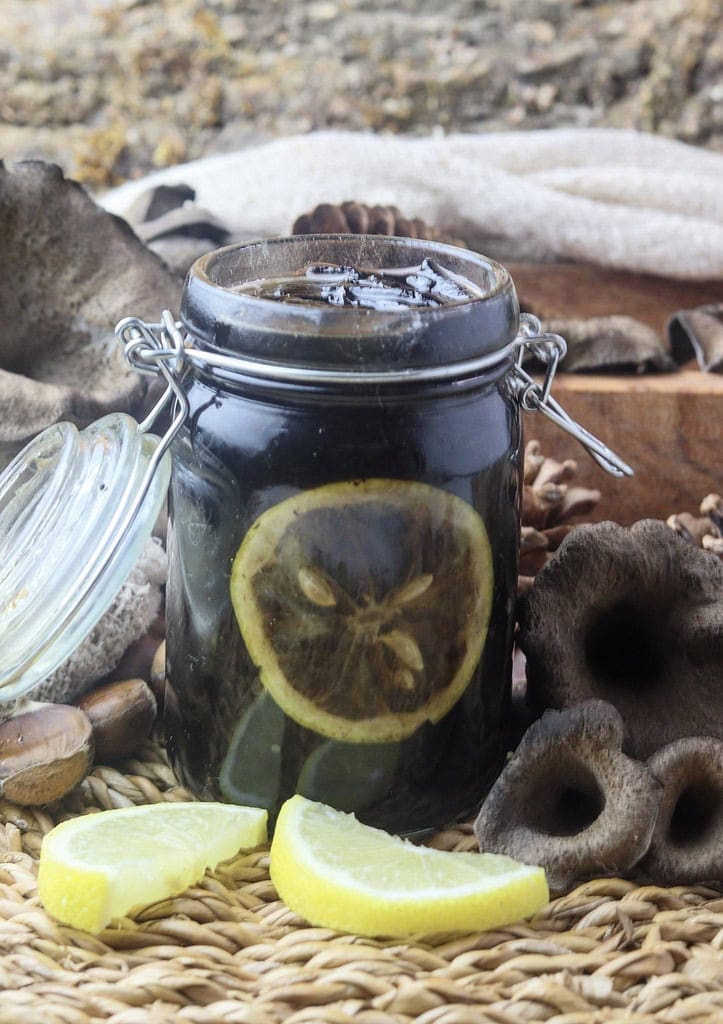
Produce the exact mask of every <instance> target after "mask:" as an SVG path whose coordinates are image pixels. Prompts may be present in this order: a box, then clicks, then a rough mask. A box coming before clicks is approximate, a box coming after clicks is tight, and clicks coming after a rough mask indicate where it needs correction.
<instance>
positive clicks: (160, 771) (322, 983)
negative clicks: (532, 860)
mask: <svg viewBox="0 0 723 1024" xmlns="http://www.w3.org/2000/svg"><path fill="white" fill-rule="evenodd" d="M179 799H189V794H188V793H187V792H186V791H185V790H183V789H182V788H181V787H179V786H178V785H177V784H176V781H175V779H174V777H173V774H172V772H171V770H170V769H169V767H168V765H167V763H166V762H165V760H164V759H163V755H162V753H161V751H160V750H159V749H158V748H157V747H155V746H153V745H151V744H149V745H148V746H147V747H146V748H145V749H144V751H143V754H142V756H141V757H140V758H139V759H137V760H134V761H129V762H126V764H125V765H124V773H121V772H120V771H117V770H114V769H110V768H103V767H98V768H96V769H95V771H94V772H93V773H92V775H91V776H90V777H89V778H88V779H86V781H85V782H84V783H83V785H82V786H81V787H80V788H79V789H78V790H77V791H76V792H75V793H74V794H73V795H72V796H71V797H70V798H69V799H68V800H66V801H65V802H63V803H62V804H59V805H57V806H55V807H53V808H51V809H50V810H38V811H30V810H27V809H21V808H18V807H14V806H12V805H10V804H8V803H3V802H0V1024H88V1022H89V1021H106V1022H108V1024H170V1022H172V1021H173V1022H176V1021H184V1022H189V1024H216V1022H221V1021H223V1022H234V1024H277V1022H281V1021H284V1022H287V1024H315V1022H319V1024H347V1022H354V1024H408V1022H410V1021H415V1022H416V1024H523V1022H530V1021H550V1022H554V1024H603V1022H609V1021H614V1022H626V1024H643V1022H646V1024H647V1022H650V1024H653V1022H659V1024H665V1022H675V1024H703V1022H705V1024H713V1022H720V1021H723V896H722V895H721V893H720V892H719V891H714V890H711V889H708V888H703V887H697V888H674V889H662V888H657V887H652V886H649V887H645V888H641V887H636V886H635V885H634V884H633V883H632V882H628V881H623V880H620V879H615V878H612V879H611V878H607V879H600V880H596V881H593V882H589V883H587V884H585V885H581V886H579V887H578V888H576V889H575V890H574V891H573V892H571V893H569V894H568V895H565V896H563V897H561V898H559V899H556V900H554V901H553V902H551V903H550V904H549V905H548V906H547V907H546V908H545V909H544V910H543V911H542V912H541V913H540V914H539V915H538V916H537V917H536V918H535V919H534V920H532V921H530V922H528V923H520V924H515V925H511V926H510V927H507V928H504V929H501V930H499V931H495V932H487V933H476V934H472V935H464V936H435V937H432V938H430V937H427V938H426V939H424V940H422V939H420V940H419V941H409V942H399V941H393V942H392V941H388V942H376V941H371V940H368V939H360V938H357V937H354V936H350V935H343V934H339V933H336V932H332V931H330V930H328V929H322V928H311V927H309V926H308V925H307V924H305V922H304V921H302V920H301V919H299V918H298V917H296V916H295V915H294V914H293V913H292V912H291V911H290V910H289V909H288V908H287V907H286V906H285V905H284V904H283V903H281V902H280V901H279V899H278V898H277V896H276V893H275V891H274V888H273V885H272V884H271V882H270V880H269V874H268V851H267V850H266V849H261V850H257V851H255V852H253V853H249V854H246V855H243V856H240V857H238V858H237V859H236V860H234V861H233V862H230V863H229V864H226V865H224V866H222V867H221V868H220V869H219V870H218V871H216V872H214V873H212V874H209V875H207V876H206V878H205V879H204V881H203V882H202V883H201V884H200V885H198V886H197V887H195V888H193V889H191V890H189V891H188V892H186V893H184V894H183V895H182V896H179V897H178V898H176V899H173V900H168V901H165V902H163V903H159V904H156V905H154V906H152V907H149V908H148V909H146V910H145V911H144V912H143V913H141V914H139V915H138V917H137V918H135V919H134V920H131V919H125V920H123V921H121V922H120V923H118V924H117V925H116V926H115V927H113V928H111V929H108V930H106V931H105V932H104V933H103V934H102V935H101V936H100V937H98V938H95V937H93V936H89V935H86V934H85V933H82V932H77V931H74V930H72V929H69V928H65V927H62V926H61V925H58V924H57V923H56V922H55V921H53V920H52V919H51V918H50V917H48V915H47V914H46V913H45V912H44V910H43V909H42V907H41V906H40V904H39V901H38V897H37V892H36V867H37V857H38V853H39V850H40V843H41V840H42V836H43V834H44V833H45V832H47V831H48V830H49V829H50V828H51V827H52V826H53V825H54V824H55V823H56V822H57V821H59V820H62V819H63V818H65V817H68V816H70V815H73V814H78V813H83V812H87V811H92V810H97V809H99V808H110V807H121V806H126V805H129V804H136V803H145V802H155V801H159V800H179ZM434 845H436V846H440V847H443V848H445V849H455V850H456V849H473V848H474V839H473V837H472V835H471V830H470V829H469V828H465V827H462V828H459V829H454V830H450V831H447V832H443V833H440V834H439V835H438V836H437V837H436V839H435V841H434Z"/></svg>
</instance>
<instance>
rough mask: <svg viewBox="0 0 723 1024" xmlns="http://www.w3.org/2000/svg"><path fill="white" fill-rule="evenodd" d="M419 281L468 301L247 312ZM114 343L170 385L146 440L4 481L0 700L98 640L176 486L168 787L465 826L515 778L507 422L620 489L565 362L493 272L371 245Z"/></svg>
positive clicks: (297, 255)
mask: <svg viewBox="0 0 723 1024" xmlns="http://www.w3.org/2000/svg"><path fill="white" fill-rule="evenodd" d="M424 259H432V260H436V261H437V262H438V263H439V264H440V265H442V266H443V267H444V268H445V271H446V272H448V273H449V274H450V275H451V276H452V278H453V279H454V275H460V276H461V277H463V278H464V279H465V280H466V281H467V283H468V285H469V288H470V289H471V292H472V296H471V297H470V299H469V301H465V302H457V303H454V304H451V305H446V306H442V307H440V308H413V309H404V310H401V311H400V310H399V309H394V310H379V309H367V308H340V307H334V306H323V307H320V306H318V305H315V304H308V303H307V304H303V303H294V302H277V301H272V300H270V299H268V298H259V297H257V296H255V295H253V294H251V293H248V292H240V291H239V290H238V289H239V287H240V286H243V285H244V284H245V283H247V282H251V281H254V280H259V279H275V278H279V277H286V276H288V275H293V274H295V273H298V272H299V271H302V270H303V268H305V267H307V266H308V265H309V264H315V263H331V264H336V265H341V266H344V265H352V266H373V267H384V268H389V269H390V270H391V271H393V270H394V269H395V268H396V269H397V270H398V269H399V268H404V267H414V266H416V265H418V264H420V263H421V261H423V260H424ZM116 333H117V337H118V339H119V341H120V343H121V344H122V345H123V347H124V351H125V355H126V358H127V360H128V362H129V363H130V364H131V365H132V366H133V367H135V369H137V370H138V371H139V372H141V373H149V374H160V375H161V376H162V377H163V378H164V379H165V381H166V385H167V388H166V392H165V395H164V396H163V398H162V399H161V400H160V402H159V403H158V405H157V406H156V408H155V409H154V410H153V412H152V413H151V414H150V416H149V417H148V419H147V420H145V421H144V422H143V423H141V424H140V425H136V424H135V423H134V421H132V420H131V419H130V418H129V417H127V416H122V415H116V416H111V417H107V418H106V419H105V420H102V421H100V422H99V423H97V424H94V425H92V426H91V427H89V428H88V429H87V430H86V431H84V432H83V433H82V434H80V435H78V432H77V431H76V430H75V428H73V427H70V426H69V425H67V424H64V425H59V426H55V427H52V428H50V429H49V430H48V431H46V432H44V434H42V435H41V436H40V437H39V438H37V439H36V440H35V441H34V442H32V443H31V444H30V445H29V446H28V448H26V449H25V450H24V451H23V452H22V453H21V454H20V455H19V456H18V457H17V458H16V460H15V461H14V462H13V464H12V465H11V466H10V467H9V468H8V470H7V471H6V472H5V474H3V477H2V479H1V480H0V530H1V536H2V541H1V545H2V556H1V559H0V564H2V565H3V576H2V579H0V609H2V611H1V612H0V635H1V636H2V644H0V698H1V699H2V700H5V699H8V698H11V697H18V696H20V695H22V694H23V693H27V692H29V691H31V690H32V688H33V687H34V686H36V685H37V684H38V683H39V682H40V681H41V680H42V679H43V678H44V677H45V676H47V674H48V673H49V672H51V671H52V670H53V669H54V668H55V667H57V665H58V664H60V662H62V660H63V659H64V658H65V657H67V655H68V653H69V652H70V651H71V650H72V649H73V647H74V646H75V645H76V644H77V643H78V642H79V641H80V639H82V637H83V636H84V635H85V634H86V633H87V632H88V631H89V630H90V629H91V628H92V626H93V625H94V624H95V622H96V621H97V619H98V618H99V617H100V615H101V614H102V613H103V611H104V610H105V608H106V607H107V605H108V604H109V603H110V601H111V600H112V597H113V596H114V594H115V592H116V591H117V589H118V587H119V586H120V583H121V582H122V579H123V577H124V575H125V573H127V571H128V569H129V568H130V566H131V564H132V562H133V559H134V558H135V557H136V555H137V552H138V548H139V544H140V543H141V542H142V540H143V538H144V536H146V535H147V534H148V533H149V532H150V529H151V526H152V523H153V521H154V519H155V517H156V514H157V511H158V508H159V506H160V504H161V503H162V500H163V495H164V493H165V490H166V485H167V480H168V476H169V474H170V481H171V483H170V526H169V534H168V552H169V580H168V588H167V623H168V635H167V651H168V665H167V674H168V687H167V700H166V733H167V739H168V745H169V749H170V752H171V756H172V759H173V762H174V764H175V766H176V768H177V770H178V772H179V774H180V776H181V777H182V779H183V780H184V782H185V783H186V784H187V785H188V786H189V787H190V788H191V789H192V790H193V791H194V792H195V793H197V794H198V795H199V796H201V797H204V798H212V799H221V800H229V801H236V802H241V803H250V804H256V805H262V806H266V807H268V808H269V809H270V811H271V812H272V815H273V814H274V813H275V812H276V811H277V810H278V808H279V806H280V804H281V802H282V801H283V800H285V799H286V798H287V797H289V796H290V795H291V794H293V793H294V792H296V791H299V792H302V793H304V794H305V795H307V796H309V797H311V798H313V799H318V800H322V801H325V802H327V803H331V804H334V805H335V806H337V807H340V808H342V809H345V810H352V811H355V812H357V813H358V815H359V817H360V818H361V819H362V820H365V821H368V822H370V823H372V824H376V825H379V826H382V827H385V828H387V829H389V830H392V831H397V832H404V833H414V832H418V831H421V830H427V829H430V828H433V827H436V826H440V825H442V824H444V823H445V822H446V821H449V820H451V819H453V818H454V817H456V816H458V815H460V814H462V813H465V812H469V811H471V810H472V809H473V808H474V807H475V805H476V804H477V803H478V802H479V800H480V799H481V797H482V795H483V794H484V792H485V790H486V788H487V787H488V786H489V785H490V783H491V782H492V780H493V779H494V777H495V774H496V773H497V772H498V770H499V768H500V765H501V761H502V757H503V754H504V749H503V733H504V727H505V716H506V711H507V707H508V700H509V687H510V662H511V647H512V629H513V621H514V618H513V608H514V598H515V586H516V575H517V558H518V544H519V508H520V469H521V465H520V463H521V453H522V428H521V416H520V409H521V408H524V409H526V410H537V411H539V412H541V413H543V414H544V415H546V416H549V417H550V418H551V419H553V420H554V421H555V422H556V423H557V424H558V425H559V426H561V427H562V428H563V429H564V430H567V431H568V432H569V433H571V434H573V435H574V436H575V437H577V438H578V440H580V441H581V442H582V443H583V445H585V447H586V448H587V449H588V451H589V452H590V453H591V455H592V456H593V458H595V459H596V460H597V461H598V462H599V463H600V465H601V466H602V467H603V468H604V469H606V470H607V471H608V472H610V473H613V474H615V475H622V474H629V473H630V472H631V471H630V469H629V467H627V466H626V465H625V463H623V462H621V460H620V459H618V458H617V456H615V455H614V454H613V453H612V452H610V451H609V450H608V449H607V448H606V447H605V445H603V444H602V443H601V442H600V441H598V440H597V439H596V438H594V437H592V436H591V435H590V434H588V433H587V431H585V430H584V429H583V428H582V427H580V426H579V425H578V424H576V423H574V422H573V421H572V420H571V419H570V418H569V417H568V416H567V415H566V414H565V412H564V411H563V410H562V409H561V407H560V406H559V405H558V404H557V402H555V400H554V399H553V398H552V396H551V393H550V389H551V385H552V381H553V377H554V374H555V369H556V367H557V364H558V362H559V360H560V358H561V357H562V356H563V355H564V353H565V343H564V341H563V340H562V338H560V337H558V336H557V335H553V334H547V333H542V332H541V331H540V324H539V322H538V321H537V320H536V319H535V318H534V317H532V316H529V315H526V314H522V315H520V313H519V307H518V303H517V298H516V295H515V290H514V286H513V283H512V280H511V279H510V276H509V274H508V273H507V271H506V270H505V269H504V268H503V267H501V266H499V265H498V264H496V263H494V262H492V261H491V260H488V259H485V258H484V257H482V256H478V255H476V254H474V253H470V252H466V251H463V250H460V249H456V248H454V247H450V246H443V245H438V244H433V243H429V242H423V241H419V240H410V239H398V238H381V237H372V236H302V237H296V238H289V239H273V240H270V241H260V242H253V243H246V244H241V245H235V246H230V247H227V248H225V249H221V250H218V251H216V252H213V253H210V254H208V255H207V256H204V257H203V258H202V259H200V260H199V261H198V262H197V263H196V264H194V266H193V267H192V269H191V271H190V273H189V275H188V278H187V280H186V284H185V288H184V292H183V297H182V303H181V311H180V319H179V320H176V319H174V317H172V316H171V314H170V313H168V312H167V311H166V312H164V313H163V316H162V317H161V320H160V322H159V323H156V324H148V323H144V322H142V321H140V320H138V319H135V318H128V319H126V320H123V321H122V322H121V323H120V324H118V327H117V329H116ZM529 350H532V351H533V352H534V354H535V356H536V357H537V359H538V360H539V361H541V362H542V363H544V364H545V366H546V374H545V378H544V381H543V382H542V383H538V382H537V381H536V380H535V379H534V378H533V377H531V376H530V375H529V374H528V373H527V371H526V370H525V369H524V368H523V366H522V361H523V357H524V355H525V353H526V352H527V351H529ZM169 404H172V407H173V419H172V421H171V422H170V424H169V425H168V427H167V429H166V432H165V434H164V436H163V438H162V440H161V441H158V439H157V438H155V437H154V436H153V435H152V434H150V433H149V431H150V428H151V426H152V425H153V423H154V422H155V421H156V420H157V418H158V416H159V415H160V414H161V413H162V412H163V411H164V409H165V408H166V406H168V405H169ZM169 448H170V450H171V452H172V455H173V458H172V467H171V465H170V462H171V460H170V457H169V454H168V449H169ZM71 509H72V510H71ZM69 523H73V524H75V525H74V528H73V529H69ZM39 531H41V532H39ZM51 536H52V540H51ZM38 538H40V541H42V543H39V539H38ZM69 578H72V579H73V585H72V587H68V585H67V579H69ZM41 613H42V617H41Z"/></svg>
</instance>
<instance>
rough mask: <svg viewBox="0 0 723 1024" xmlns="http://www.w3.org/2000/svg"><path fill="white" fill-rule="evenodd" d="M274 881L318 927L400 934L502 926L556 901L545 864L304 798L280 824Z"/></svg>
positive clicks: (294, 801)
mask: <svg viewBox="0 0 723 1024" xmlns="http://www.w3.org/2000/svg"><path fill="white" fill-rule="evenodd" d="M271 880H272V882H273V883H274V885H275V886H276V890H277V892H278V893H279V895H280V896H281V898H282V899H283V900H284V902H285V903H286V904H287V905H288V906H289V907H290V908H291V909H292V910H293V911H295V912H296V913H297V914H299V915H301V916H302V917H304V918H305V919H306V920H307V921H309V923H310V924H313V925H319V926H323V927H326V928H337V929H340V930H342V931H347V932H355V933H357V934H359V935H374V936H380V935H388V936H394V937H399V938H403V937H405V936H409V935H413V934H417V933H425V934H429V933H431V932H448V931H478V930H482V929H485V928H495V927H498V926H500V925H504V924H510V923H511V922H512V921H517V920H519V919H520V918H524V917H530V916H531V915H532V914H534V913H535V912H536V911H538V910H539V909H540V908H541V907H543V906H544V905H545V904H546V903H547V901H548V899H549V892H548V888H547V882H546V880H545V873H544V871H543V870H542V868H537V867H529V866H528V865H526V864H518V863H517V861H514V860H512V859H511V858H510V857H503V856H499V855H496V854H490V853H445V852H442V851H440V850H432V849H429V848H428V847H424V846H414V845H413V844H412V843H410V842H408V841H406V840H403V839H399V838H397V837H396V836H390V835H387V833H386V832H381V831H380V830H379V829H375V828H370V827H369V826H368V825H362V824H361V823H360V822H358V821H357V820H356V818H355V817H354V816H353V815H351V814H344V813H343V812H341V811H335V810H334V809H333V808H331V807H328V806H326V805H325V804H320V803H315V802H313V801H311V800H307V799H306V798H305V797H302V796H299V795H297V796H294V797H292V798H291V799H290V800H287V801H286V803H285V804H284V805H283V807H282V808H281V812H280V814H279V818H278V821H277V823H276V831H275V833H274V839H273V842H272V844H271Z"/></svg>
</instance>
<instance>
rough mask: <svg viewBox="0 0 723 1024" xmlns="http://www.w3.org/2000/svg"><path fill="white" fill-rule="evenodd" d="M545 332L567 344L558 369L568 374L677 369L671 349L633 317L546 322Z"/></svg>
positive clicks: (602, 317)
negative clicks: (556, 336) (559, 335)
mask: <svg viewBox="0 0 723 1024" xmlns="http://www.w3.org/2000/svg"><path fill="white" fill-rule="evenodd" d="M544 326H545V330H547V331H551V332H552V333H553V334H561V335H562V336H563V338H564V339H565V341H566V342H567V344H568V348H567V355H566V356H565V358H564V359H563V361H562V363H561V364H560V368H561V369H563V370H565V371H567V372H568V373H580V372H588V373H590V372H595V371H603V370H604V371H611V370H612V371H615V372H617V373H620V372H621V371H623V372H624V371H628V372H630V371H635V372H637V373H649V372H650V371H656V372H661V371H666V370H667V371H670V370H674V369H675V368H676V365H675V362H674V361H673V358H672V356H671V354H670V345H669V344H668V342H667V341H666V340H664V339H663V338H661V336H660V335H659V334H658V332H657V331H654V330H653V328H652V327H650V326H649V325H648V324H645V323H642V321H640V320H636V319H635V318H634V317H632V316H594V317H589V318H585V319H582V318H581V319H575V320H545V321H544Z"/></svg>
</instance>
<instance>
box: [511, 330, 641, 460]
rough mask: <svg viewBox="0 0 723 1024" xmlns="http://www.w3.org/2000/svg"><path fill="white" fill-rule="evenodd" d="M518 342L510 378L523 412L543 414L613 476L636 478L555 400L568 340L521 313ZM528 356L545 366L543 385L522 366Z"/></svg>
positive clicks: (606, 447) (618, 457) (617, 457)
mask: <svg viewBox="0 0 723 1024" xmlns="http://www.w3.org/2000/svg"><path fill="white" fill-rule="evenodd" d="M517 342H518V345H517V353H516V355H515V364H514V367H513V369H512V372H511V374H510V378H511V383H512V387H513V390H514V392H515V394H516V396H517V398H518V400H519V402H520V405H521V406H522V408H523V409H525V410H526V411H527V412H541V413H542V414H543V416H546V417H547V418H548V419H550V420H552V422H553V423H555V424H557V426H558V427H560V428H561V429H562V430H564V431H566V432H567V433H568V434H571V435H572V437H574V438H575V440H576V441H579V442H580V444H581V445H582V446H583V447H584V448H585V449H586V450H587V451H588V452H589V454H590V455H591V456H592V457H593V459H595V461H596V462H597V463H598V465H600V466H602V468H603V469H604V470H605V471H606V472H608V473H610V474H611V475H612V476H618V477H621V476H633V470H632V469H631V467H630V466H629V465H628V464H627V462H624V461H623V459H621V458H620V456H619V455H616V454H615V452H613V451H611V450H610V449H609V448H608V446H607V445H606V444H603V442H602V441H600V440H599V439H598V438H597V437H595V436H594V435H593V434H591V433H590V432H589V431H588V430H585V428H584V427H583V426H581V425H580V424H579V423H578V422H577V421H576V420H574V419H572V417H571V416H568V414H567V413H566V412H565V410H564V409H563V408H562V406H561V405H560V403H559V402H557V401H555V399H554V398H553V397H552V394H551V390H552V382H553V380H554V378H555V373H556V371H557V367H558V365H559V363H560V360H562V359H564V358H565V355H566V353H567V344H566V342H565V339H564V338H561V337H560V335H559V334H550V333H547V332H545V331H543V330H542V325H541V324H540V321H539V320H538V318H537V317H536V316H533V315H532V314H531V313H521V314H520V333H519V336H518V339H517ZM527 353H531V354H532V355H533V356H534V357H535V358H536V359H537V360H538V361H539V362H541V363H543V364H544V366H545V377H544V380H543V381H542V383H541V384H540V383H539V382H538V381H536V380H535V378H534V377H532V376H531V374H529V373H528V372H527V370H525V369H524V367H523V365H522V362H523V359H524V358H525V355H526V354H527Z"/></svg>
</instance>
